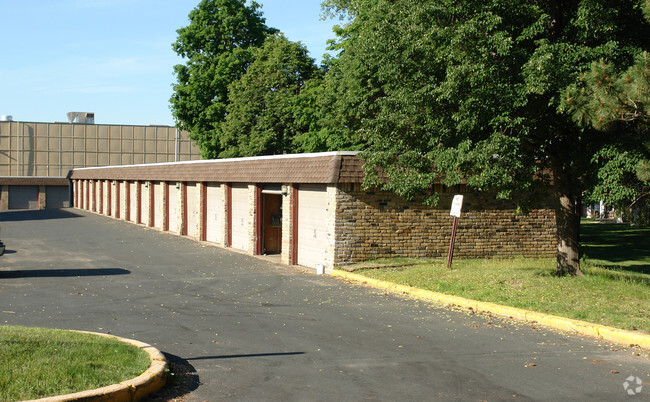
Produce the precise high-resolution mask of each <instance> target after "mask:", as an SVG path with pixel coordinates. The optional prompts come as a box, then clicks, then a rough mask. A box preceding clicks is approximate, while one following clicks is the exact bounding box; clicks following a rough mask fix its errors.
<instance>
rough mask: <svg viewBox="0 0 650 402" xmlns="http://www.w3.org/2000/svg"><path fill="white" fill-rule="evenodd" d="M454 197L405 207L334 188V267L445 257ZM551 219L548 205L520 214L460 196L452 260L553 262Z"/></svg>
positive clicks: (374, 194) (379, 195) (381, 196)
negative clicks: (550, 259) (520, 258)
mask: <svg viewBox="0 0 650 402" xmlns="http://www.w3.org/2000/svg"><path fill="white" fill-rule="evenodd" d="M453 195H454V193H451V192H450V193H442V194H441V195H440V202H439V204H438V205H439V207H435V208H432V207H427V206H424V205H422V203H420V202H417V201H414V202H409V201H406V200H404V199H401V198H399V197H396V196H395V195H393V194H391V193H387V192H384V191H380V190H377V191H363V190H362V189H361V188H360V186H359V185H357V184H353V185H350V184H342V185H339V186H338V188H337V194H336V201H335V202H336V216H335V218H334V220H335V224H334V228H333V232H334V233H335V237H336V247H335V255H334V265H335V266H338V265H345V264H350V263H355V262H360V261H365V260H369V259H376V258H390V257H426V258H437V257H446V255H447V252H448V249H449V241H450V238H451V228H452V224H453V217H451V216H450V215H449V209H450V206H451V199H452V198H453ZM555 247H556V244H555V214H554V212H553V210H552V209H551V208H550V207H549V206H546V207H544V206H542V207H539V208H537V209H534V210H532V211H531V212H530V213H529V214H527V215H524V214H519V213H517V212H516V209H515V206H514V205H513V204H511V203H508V202H505V201H499V200H495V199H494V196H490V195H489V194H479V193H465V194H464V203H463V212H462V215H461V218H460V219H459V225H458V230H457V233H456V243H455V248H454V257H455V258H485V257H488V258H489V257H516V256H525V257H552V256H554V255H555V250H556V249H555Z"/></svg>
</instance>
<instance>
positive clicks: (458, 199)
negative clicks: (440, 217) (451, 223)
mask: <svg viewBox="0 0 650 402" xmlns="http://www.w3.org/2000/svg"><path fill="white" fill-rule="evenodd" d="M462 207H463V196H462V195H460V194H456V195H455V196H454V199H453V200H452V201H451V212H450V213H449V215H451V216H455V217H457V218H460V209H461V208H462Z"/></svg>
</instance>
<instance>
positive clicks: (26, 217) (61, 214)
mask: <svg viewBox="0 0 650 402" xmlns="http://www.w3.org/2000/svg"><path fill="white" fill-rule="evenodd" d="M82 216H83V215H78V214H76V213H74V212H71V210H70V209H40V210H37V209H19V210H9V211H2V212H0V222H18V221H34V220H46V219H67V218H81V217H82Z"/></svg>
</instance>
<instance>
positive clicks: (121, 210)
mask: <svg viewBox="0 0 650 402" xmlns="http://www.w3.org/2000/svg"><path fill="white" fill-rule="evenodd" d="M69 178H70V180H71V181H72V188H73V193H74V196H73V202H74V206H75V207H76V208H80V209H84V210H88V211H92V212H95V213H98V214H102V215H105V216H109V217H113V218H116V219H122V220H125V221H129V222H132V223H135V224H140V225H144V226H148V227H152V228H157V229H159V230H162V231H167V232H171V233H175V234H178V235H182V236H188V237H191V238H193V239H196V240H199V241H207V242H212V243H216V244H219V245H221V246H224V247H230V248H234V249H238V250H242V251H245V252H247V253H250V254H253V255H260V254H278V255H280V256H281V260H282V262H283V263H285V264H299V265H304V266H307V267H312V268H316V269H321V268H322V269H325V270H331V269H332V268H333V267H335V266H340V265H345V264H350V263H354V262H359V261H364V260H368V259H375V258H385V257H398V256H399V257H443V256H445V255H446V253H447V248H448V245H449V236H450V233H449V232H450V228H451V222H452V218H451V217H450V216H449V205H450V204H451V198H452V197H453V195H454V194H457V193H462V194H464V196H465V202H464V206H463V214H464V215H463V217H462V218H461V220H460V222H461V223H460V226H459V228H458V234H457V240H456V249H455V255H456V256H458V257H460V258H477V257H514V256H540V257H548V256H552V255H553V253H554V250H555V218H554V213H553V211H552V209H551V208H549V207H548V206H544V205H541V206H540V207H539V208H537V209H533V210H532V211H531V212H530V213H528V214H526V215H522V214H518V213H517V212H516V209H515V206H514V204H512V203H509V202H507V201H498V200H496V199H495V197H494V196H493V195H490V194H488V193H485V194H484V193H477V192H470V191H468V189H467V188H466V187H465V186H462V185H461V186H456V187H454V188H447V187H443V186H442V185H439V186H436V188H435V189H434V190H435V191H438V192H440V193H441V194H440V195H441V196H440V204H439V207H435V208H432V207H426V206H424V205H422V203H421V202H419V201H417V200H415V201H407V200H404V199H402V198H400V197H398V196H397V195H395V194H392V193H389V192H385V191H381V190H378V189H374V190H373V189H370V190H368V189H363V188H362V187H361V183H362V181H363V162H362V161H361V160H360V159H359V158H358V157H357V154H356V153H355V152H325V153H314V154H297V155H277V156H262V157H252V158H237V159H221V160H205V161H188V162H174V163H157V164H144V165H129V166H109V167H96V168H83V169H74V170H72V171H71V172H70V175H69Z"/></svg>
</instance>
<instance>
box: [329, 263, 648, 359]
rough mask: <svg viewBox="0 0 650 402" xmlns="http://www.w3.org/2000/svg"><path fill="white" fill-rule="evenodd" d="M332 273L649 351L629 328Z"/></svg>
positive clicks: (644, 340) (642, 336)
mask: <svg viewBox="0 0 650 402" xmlns="http://www.w3.org/2000/svg"><path fill="white" fill-rule="evenodd" d="M332 276H335V277H339V278H343V279H348V280H352V281H357V282H363V283H365V284H366V285H370V286H373V287H375V288H379V289H384V290H388V291H392V292H396V293H405V294H408V295H411V296H413V297H416V298H419V299H423V300H428V301H433V302H436V303H441V304H443V305H447V306H449V305H453V306H460V307H465V308H468V309H472V310H473V311H476V312H483V313H491V314H494V315H497V316H500V317H505V318H511V319H516V320H522V321H528V322H531V323H535V324H538V325H541V326H544V327H548V328H553V329H559V330H562V331H568V332H573V333H576V334H579V335H585V336H590V337H595V338H598V339H602V340H604V341H607V342H613V343H618V344H621V345H624V346H630V345H637V346H639V347H640V348H642V349H646V350H650V335H646V334H642V333H635V332H632V331H626V330H623V329H618V328H614V327H607V326H603V325H599V324H592V323H589V322H584V321H578V320H573V319H570V318H564V317H558V316H554V315H549V314H544V313H537V312H534V311H528V310H524V309H520V308H516V307H508V306H502V305H499V304H494V303H489V302H481V301H476V300H471V299H465V298H463V297H458V296H450V295H446V294H442V293H436V292H432V291H429V290H423V289H417V288H413V287H410V286H406V285H399V284H396V283H392V282H386V281H382V280H379V279H374V278H368V277H365V276H362V275H359V274H354V273H351V272H346V271H341V270H333V271H332Z"/></svg>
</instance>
